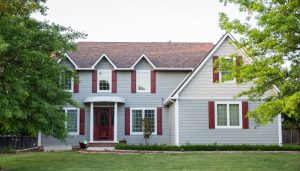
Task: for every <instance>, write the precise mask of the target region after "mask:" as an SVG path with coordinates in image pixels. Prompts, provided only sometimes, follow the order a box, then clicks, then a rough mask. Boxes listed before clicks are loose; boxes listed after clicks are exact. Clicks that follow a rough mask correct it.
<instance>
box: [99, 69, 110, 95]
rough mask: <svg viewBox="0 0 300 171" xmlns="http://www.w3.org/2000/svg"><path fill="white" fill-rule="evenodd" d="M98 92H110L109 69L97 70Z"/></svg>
mask: <svg viewBox="0 0 300 171" xmlns="http://www.w3.org/2000/svg"><path fill="white" fill-rule="evenodd" d="M97 78H98V92H111V70H98V77H97Z"/></svg>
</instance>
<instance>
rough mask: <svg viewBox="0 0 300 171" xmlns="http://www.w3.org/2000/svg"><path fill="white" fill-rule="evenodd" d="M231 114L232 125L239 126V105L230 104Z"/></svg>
mask: <svg viewBox="0 0 300 171" xmlns="http://www.w3.org/2000/svg"><path fill="white" fill-rule="evenodd" d="M229 115H230V126H239V125H240V120H239V105H238V104H230V105H229Z"/></svg>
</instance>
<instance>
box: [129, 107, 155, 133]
mask: <svg viewBox="0 0 300 171" xmlns="http://www.w3.org/2000/svg"><path fill="white" fill-rule="evenodd" d="M130 114H131V116H130V118H131V120H130V127H131V134H142V133H143V126H142V119H149V122H150V124H151V131H152V134H156V125H157V123H156V109H155V108H153V109H152V108H132V109H131V112H130Z"/></svg>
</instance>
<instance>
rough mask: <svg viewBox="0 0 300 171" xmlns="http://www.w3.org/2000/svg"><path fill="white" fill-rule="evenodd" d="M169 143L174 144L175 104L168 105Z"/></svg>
mask: <svg viewBox="0 0 300 171" xmlns="http://www.w3.org/2000/svg"><path fill="white" fill-rule="evenodd" d="M168 113H169V115H168V116H169V129H170V144H175V104H174V103H172V104H171V105H170V106H169V111H168Z"/></svg>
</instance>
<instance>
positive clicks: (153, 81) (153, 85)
mask: <svg viewBox="0 0 300 171" xmlns="http://www.w3.org/2000/svg"><path fill="white" fill-rule="evenodd" d="M155 92H156V71H151V93H155Z"/></svg>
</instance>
